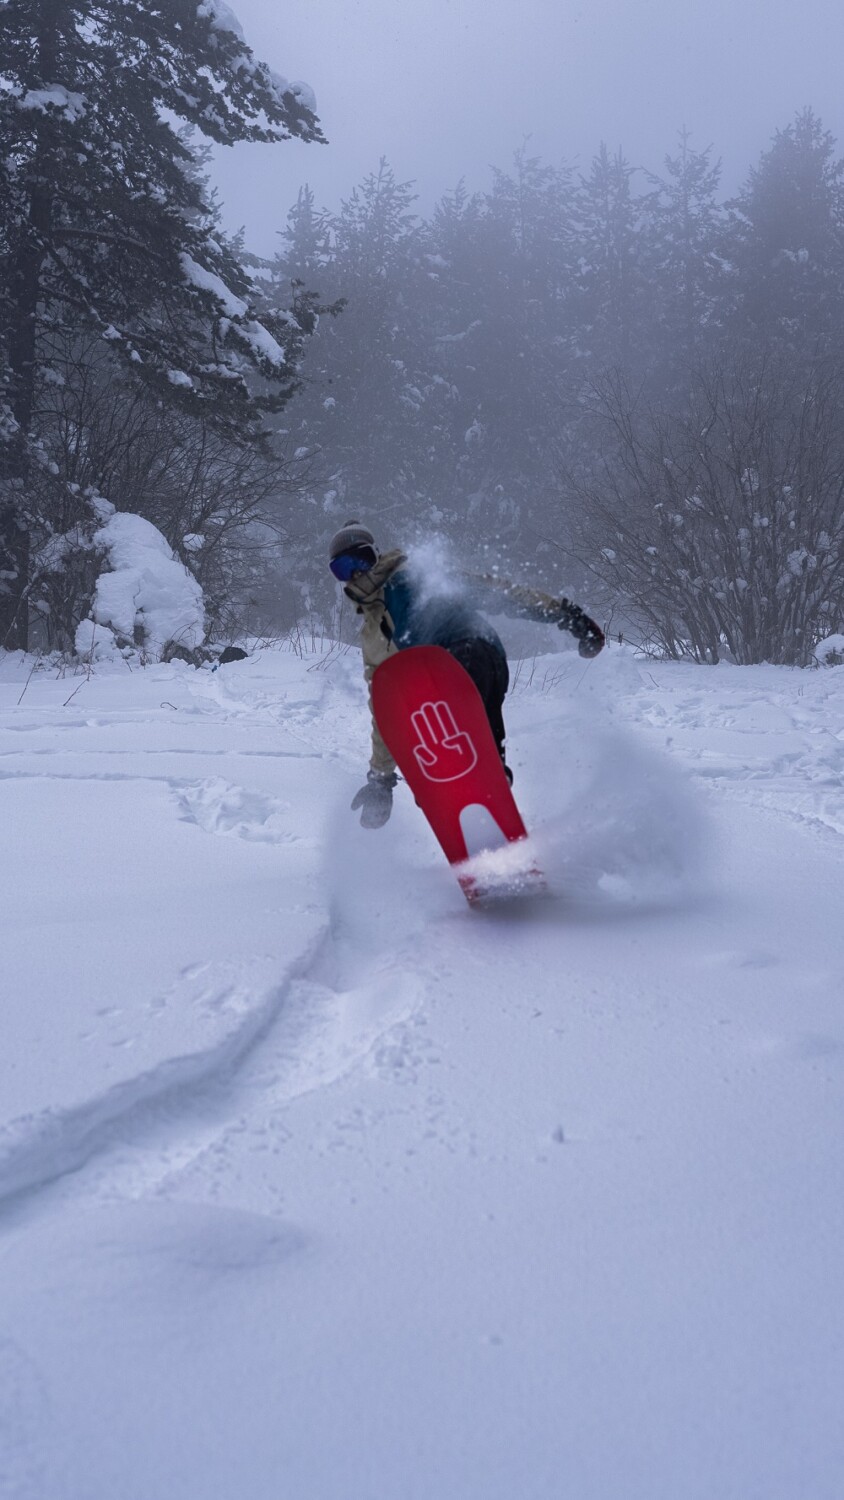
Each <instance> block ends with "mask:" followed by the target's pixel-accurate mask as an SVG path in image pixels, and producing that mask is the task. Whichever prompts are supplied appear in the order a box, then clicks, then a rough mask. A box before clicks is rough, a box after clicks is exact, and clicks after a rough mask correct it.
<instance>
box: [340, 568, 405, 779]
mask: <svg viewBox="0 0 844 1500" xmlns="http://www.w3.org/2000/svg"><path fill="white" fill-rule="evenodd" d="M404 562H405V557H404V554H403V553H401V552H388V553H385V554H384V556H383V557H381V558H379V560H378V562H377V563H376V565H375V567H374V568H372V569H370V571H369V572H368V573H359V574H356V575H355V577H354V578H353V579H352V581H351V582H350V583H348V584H346V587H345V589H344V591H343V592H344V593H345V594H346V596H347V598H348V599H350V600H351V602H352V604H354V605H355V608H356V609H357V612H358V614H359V615H361V617H362V620H361V631H360V645H361V651H362V653H363V675H364V677H365V678H366V683H367V686H368V687H369V689H370V692H369V712H370V717H371V719H372V752H371V755H370V758H369V769H370V771H377V772H378V774H379V776H389V775H391V774H392V773H393V772H394V771H395V769H396V763H395V761H394V760H393V757H392V755H391V754H390V752H389V750H388V749H387V746H386V745H385V744H384V741H383V739H382V738H381V731H380V730H379V728H378V725H377V723H376V722H375V715H374V713H373V712H372V688H371V684H372V679H373V677H374V675H375V672H376V670H377V668H378V667H380V665H381V663H382V661H386V659H387V657H388V656H391V655H392V653H393V652H394V651H395V650H396V647H395V645H394V644H393V622H392V620H391V618H390V615H389V613H388V610H387V607H386V604H385V602H384V586H385V584H386V583H387V582H388V581H389V579H390V577H391V576H392V574H393V573H395V572H396V571H397V570H398V569H399V568H400V567H401V565H402V564H403V563H404Z"/></svg>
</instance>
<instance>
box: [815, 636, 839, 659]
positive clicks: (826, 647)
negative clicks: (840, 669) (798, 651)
mask: <svg viewBox="0 0 844 1500" xmlns="http://www.w3.org/2000/svg"><path fill="white" fill-rule="evenodd" d="M815 660H816V661H819V662H821V663H822V665H823V666H825V667H836V666H838V665H839V663H840V662H842V661H844V635H828V636H827V638H826V640H825V641H820V642H819V644H818V645H817V646H816V647H815Z"/></svg>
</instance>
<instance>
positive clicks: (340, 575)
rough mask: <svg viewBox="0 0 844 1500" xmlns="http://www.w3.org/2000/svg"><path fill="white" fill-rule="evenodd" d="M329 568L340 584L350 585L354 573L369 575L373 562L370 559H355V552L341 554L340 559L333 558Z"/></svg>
mask: <svg viewBox="0 0 844 1500" xmlns="http://www.w3.org/2000/svg"><path fill="white" fill-rule="evenodd" d="M328 566H329V568H330V569H331V571H332V573H333V574H334V577H335V578H336V579H337V581H338V583H348V581H349V579H350V578H351V576H352V574H353V573H368V572H369V570H370V568H371V567H372V560H371V559H370V558H368V557H355V555H354V553H353V552H341V553H340V556H339V557H334V558H332V560H331V562H330V563H329V564H328Z"/></svg>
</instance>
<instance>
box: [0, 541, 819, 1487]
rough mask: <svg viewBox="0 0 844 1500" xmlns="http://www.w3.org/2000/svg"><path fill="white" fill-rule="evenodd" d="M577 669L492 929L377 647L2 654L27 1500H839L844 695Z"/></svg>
mask: <svg viewBox="0 0 844 1500" xmlns="http://www.w3.org/2000/svg"><path fill="white" fill-rule="evenodd" d="M114 519H115V521H119V520H120V519H121V518H120V517H115V518H114ZM566 644H567V643H565V642H564V643H563V649H561V650H560V651H559V652H558V654H555V655H552V656H546V657H542V658H539V659H537V660H535V661H530V660H526V661H524V662H521V663H519V664H518V669H517V670H514V672H513V676H514V679H515V681H514V686H513V690H512V693H511V697H510V699H509V700H508V705H507V722H508V729H509V741H508V750H509V756H508V758H509V760H510V762H511V764H512V765H513V766H514V769H515V773H516V782H515V790H516V793H517V796H518V800H519V802H520V805H521V808H522V811H523V814H524V816H525V819H526V821H527V823H528V825H529V827H530V829H531V832H532V847H533V849H534V850H535V851H536V852H537V854H538V856H539V857H540V859H541V861H542V863H543V866H544V869H545V872H546V875H547V879H548V885H549V888H550V893H549V894H548V895H547V896H544V897H532V898H530V899H527V900H525V901H523V902H521V903H519V902H515V903H513V904H512V905H510V906H508V905H507V904H506V903H505V904H504V905H503V906H500V907H496V908H495V909H493V910H490V911H476V910H471V909H470V908H469V907H468V906H467V904H466V902H465V900H464V898H463V896H462V894H461V892H460V889H459V887H458V884H457V882H456V880H455V878H454V875H453V872H451V871H450V870H449V869H448V866H447V865H446V864H445V862H444V860H443V859H442V856H441V854H440V852H439V849H438V848H437V846H436V844H435V843H434V840H433V838H432V836H431V834H430V832H429V830H428V828H427V825H426V824H425V822H424V820H423V818H422V815H421V813H420V812H419V811H418V809H417V808H416V807H415V806H414V803H413V799H412V797H411V796H410V795H409V794H408V792H407V789H406V787H404V786H403V785H400V786H399V788H398V789H397V792H396V805H395V810H394V814H393V817H392V819H391V821H390V823H389V824H388V825H387V826H386V827H385V828H384V829H382V830H380V831H379V832H377V833H367V832H365V831H364V830H362V829H361V828H360V827H359V826H358V824H357V822H356V820H355V818H354V816H353V815H352V814H351V813H350V812H349V809H348V804H349V802H350V800H351V798H352V796H353V794H354V792H355V790H356V789H357V787H358V786H359V785H360V783H361V780H362V777H363V773H364V771H365V767H366V760H367V755H368V726H367V712H366V700H365V690H364V685H363V681H362V677H361V673H360V664H359V660H358V659H357V655H356V653H355V652H348V651H345V650H343V649H341V648H336V647H331V646H330V645H329V644H326V646H325V647H324V648H322V649H319V650H316V651H315V652H314V653H312V654H310V655H304V656H303V655H300V654H296V652H294V651H293V650H287V649H284V648H276V649H273V650H267V649H256V650H255V651H254V653H253V654H252V656H251V657H250V659H249V660H247V661H240V662H234V663H231V664H229V665H227V666H225V667H221V668H219V670H217V671H215V672H213V673H212V672H211V671H210V670H208V669H205V668H203V669H201V670H199V671H195V670H194V669H192V668H190V667H188V666H185V665H183V664H181V663H176V662H174V663H172V664H171V665H169V666H164V665H158V666H151V667H147V668H146V669H138V668H133V669H132V670H130V669H129V665H127V664H126V663H125V662H122V661H121V662H116V663H114V664H103V665H96V666H95V667H94V668H93V670H90V671H84V672H80V673H78V674H77V675H76V676H74V675H68V674H67V673H66V672H65V673H64V675H62V673H61V672H60V671H59V670H58V669H57V668H55V667H49V668H44V667H42V668H40V669H39V668H38V664H37V663H35V662H34V661H33V660H32V659H25V658H23V657H22V656H20V655H12V654H6V655H3V654H0V826H2V828H3V832H4V841H5V861H4V867H5V869H6V872H7V879H6V881H5V883H4V894H3V901H2V903H0V993H2V997H3V999H2V1014H3V1021H4V1027H3V1048H2V1053H0V1104H2V1119H1V1120H0V1213H2V1224H0V1233H1V1235H2V1237H0V1495H2V1496H3V1497H6V1496H14V1497H15V1500H20V1497H25V1500H35V1497H37V1500H82V1497H84V1500H114V1497H116V1496H119V1497H120V1500H171V1497H173V1496H175V1495H180V1496H181V1495H189V1496H196V1497H200V1496H201V1497H202V1500H231V1497H233V1496H244V1497H248V1500H279V1497H283V1496H291V1497H293V1496H295V1497H297V1500H299V1497H301V1500H393V1497H396V1500H398V1497H401V1500H516V1497H518V1500H561V1497H564V1496H565V1497H568V1496H571V1497H572V1500H677V1497H683V1500H713V1497H716V1496H717V1497H718V1500H748V1497H751V1496H758V1497H760V1500H762V1497H764V1500H797V1497H801V1500H802V1497H811V1500H840V1496H841V1494H842V1481H844V1467H842V1465H843V1464H844V1424H842V1422H841V1414H840V1393H841V1390H842V1387H844V1237H842V1230H843V1229H844V1193H842V1190H841V1189H842V1165H841V1159H842V1158H841V1141H842V1127H843V1126H844V1105H843V1104H842V1085H844V1014H843V1013H842V998H844V951H842V921H841V901H842V896H841V892H842V873H844V794H843V793H842V771H844V667H831V668H824V669H819V670H815V671H803V672H800V671H788V670H784V669H779V668H773V667H759V668H735V667H729V666H721V667H717V668H702V667H693V666H686V665H679V664H666V663H656V662H644V661H642V660H638V659H636V658H635V657H634V656H633V655H632V654H630V653H629V652H628V651H627V650H626V649H620V648H613V649H609V650H607V651H606V652H604V653H603V655H602V656H601V657H600V658H598V660H597V661H595V662H593V663H591V664H589V665H586V664H584V662H583V661H581V659H580V658H579V657H578V656H577V654H576V652H573V651H571V650H567V649H565V645H566Z"/></svg>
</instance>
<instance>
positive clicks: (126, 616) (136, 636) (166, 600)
mask: <svg viewBox="0 0 844 1500" xmlns="http://www.w3.org/2000/svg"><path fill="white" fill-rule="evenodd" d="M94 544H95V546H97V547H99V548H101V549H102V550H103V552H104V553H105V554H106V557H107V560H108V562H109V564H110V569H109V570H107V571H106V572H103V573H101V574H100V576H99V578H98V579H97V585H96V588H95V590H94V598H93V602H92V606H91V619H90V620H83V621H82V623H81V624H80V626H79V628H78V630H77V632H76V649H77V651H80V652H81V654H87V653H88V652H90V651H91V649H92V641H91V637H92V634H93V631H92V625H93V624H96V625H97V626H99V627H101V630H102V631H103V632H111V635H112V640H113V641H116V643H117V644H118V645H140V646H143V647H144V649H145V650H146V651H147V652H149V653H150V654H152V655H154V656H156V657H158V656H160V655H161V652H162V650H163V648H164V647H165V646H166V645H167V643H168V642H169V641H177V642H178V643H179V644H180V645H182V646H186V647H187V648H188V649H189V650H193V649H194V648H195V647H196V646H198V645H200V644H201V642H202V640H203V638H204V635H205V607H204V604H203V598H202V589H201V587H200V585H199V583H198V582H197V580H196V579H195V578H194V577H193V575H192V574H191V573H189V572H188V570H187V568H186V567H185V566H184V564H183V563H181V562H179V560H178V558H177V557H176V556H175V555H174V553H173V551H172V549H171V547H170V545H169V543H168V542H167V540H166V538H165V537H163V536H162V534H161V532H160V531H159V530H158V529H157V527H155V526H153V525H152V523H151V522H150V521H146V520H144V518H143V516H137V515H132V514H127V513H117V514H115V515H113V516H112V517H111V518H110V519H109V520H108V521H107V522H106V524H105V525H104V526H101V527H100V529H99V531H97V532H95V534H94ZM97 633H98V634H99V632H97ZM101 639H102V641H103V644H104V646H106V645H107V643H108V635H103V636H102V637H101ZM94 649H95V650H96V646H95V647H94Z"/></svg>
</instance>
